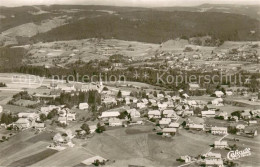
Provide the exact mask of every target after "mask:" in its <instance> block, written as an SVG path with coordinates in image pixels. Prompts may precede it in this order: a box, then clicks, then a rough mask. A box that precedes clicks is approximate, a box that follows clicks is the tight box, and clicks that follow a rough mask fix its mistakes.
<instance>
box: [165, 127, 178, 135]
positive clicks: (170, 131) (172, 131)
mask: <svg viewBox="0 0 260 167" xmlns="http://www.w3.org/2000/svg"><path fill="white" fill-rule="evenodd" d="M176 131H177V129H176V128H164V129H163V130H162V132H163V136H174V135H175V133H176Z"/></svg>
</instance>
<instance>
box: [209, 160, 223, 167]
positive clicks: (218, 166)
mask: <svg viewBox="0 0 260 167" xmlns="http://www.w3.org/2000/svg"><path fill="white" fill-rule="evenodd" d="M205 165H206V167H213V166H214V167H224V164H223V160H222V159H218V160H210V159H206V160H205Z"/></svg>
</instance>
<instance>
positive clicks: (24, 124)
mask: <svg viewBox="0 0 260 167" xmlns="http://www.w3.org/2000/svg"><path fill="white" fill-rule="evenodd" d="M31 124H32V123H31V121H30V120H29V119H28V118H19V119H18V120H17V121H16V122H15V123H14V126H16V127H17V128H18V129H27V128H30V127H31Z"/></svg>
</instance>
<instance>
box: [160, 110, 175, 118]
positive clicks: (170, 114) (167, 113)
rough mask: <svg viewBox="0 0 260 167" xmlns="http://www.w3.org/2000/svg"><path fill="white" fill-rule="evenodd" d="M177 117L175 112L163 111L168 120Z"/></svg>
mask: <svg viewBox="0 0 260 167" xmlns="http://www.w3.org/2000/svg"><path fill="white" fill-rule="evenodd" d="M174 115H176V113H175V111H174V110H163V116H164V117H166V118H171V117H173V116H174Z"/></svg>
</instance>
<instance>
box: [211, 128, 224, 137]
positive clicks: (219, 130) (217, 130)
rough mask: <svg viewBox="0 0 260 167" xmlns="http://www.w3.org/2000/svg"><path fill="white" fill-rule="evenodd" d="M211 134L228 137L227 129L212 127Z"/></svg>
mask: <svg viewBox="0 0 260 167" xmlns="http://www.w3.org/2000/svg"><path fill="white" fill-rule="evenodd" d="M211 133H212V134H213V135H226V134H228V132H227V128H226V127H211Z"/></svg>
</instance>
